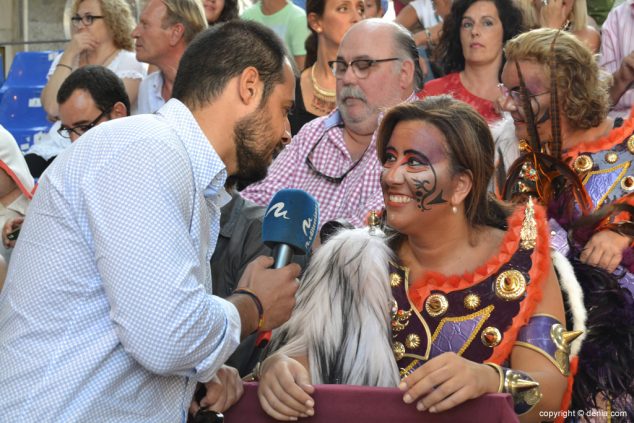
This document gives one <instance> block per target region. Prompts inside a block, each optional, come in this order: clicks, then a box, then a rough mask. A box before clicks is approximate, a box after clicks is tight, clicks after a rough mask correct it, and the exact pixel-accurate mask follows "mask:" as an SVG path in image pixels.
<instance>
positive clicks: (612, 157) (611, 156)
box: [605, 151, 619, 164]
mask: <svg viewBox="0 0 634 423" xmlns="http://www.w3.org/2000/svg"><path fill="white" fill-rule="evenodd" d="M618 160H619V155H618V154H616V153H615V152H614V151H610V152H609V153H606V154H605V161H606V162H608V163H610V164H614V163H616V162H617V161H618Z"/></svg>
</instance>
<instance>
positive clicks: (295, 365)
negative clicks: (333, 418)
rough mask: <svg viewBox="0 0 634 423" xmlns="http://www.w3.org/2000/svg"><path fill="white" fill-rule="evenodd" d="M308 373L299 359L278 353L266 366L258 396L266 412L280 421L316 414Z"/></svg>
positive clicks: (266, 361)
mask: <svg viewBox="0 0 634 423" xmlns="http://www.w3.org/2000/svg"><path fill="white" fill-rule="evenodd" d="M314 391H315V388H314V387H313V386H312V385H310V376H309V374H308V370H307V369H306V368H305V367H304V366H303V365H302V363H300V362H299V361H297V360H294V359H292V358H290V357H287V356H286V355H284V354H274V355H272V356H271V357H269V358H267V359H266V360H265V361H264V363H262V376H261V377H260V385H259V387H258V397H259V398H260V405H261V406H262V409H264V411H265V412H266V413H267V414H268V415H269V416H271V417H273V418H275V419H277V420H297V418H298V417H308V416H312V415H313V414H315V410H314V408H313V407H314V405H315V402H314V401H313V399H312V398H311V396H310V394H312V393H313V392H314Z"/></svg>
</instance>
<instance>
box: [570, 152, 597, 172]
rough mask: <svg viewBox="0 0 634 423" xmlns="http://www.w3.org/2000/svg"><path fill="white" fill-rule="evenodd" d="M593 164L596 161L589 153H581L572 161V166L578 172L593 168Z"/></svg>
mask: <svg viewBox="0 0 634 423" xmlns="http://www.w3.org/2000/svg"><path fill="white" fill-rule="evenodd" d="M593 165H594V162H593V161H592V157H590V156H588V155H587V154H582V155H580V156H579V157H577V158H576V159H575V161H574V162H573V163H572V167H573V169H574V170H575V171H576V172H577V173H583V172H587V171H589V170H590V169H592V166H593Z"/></svg>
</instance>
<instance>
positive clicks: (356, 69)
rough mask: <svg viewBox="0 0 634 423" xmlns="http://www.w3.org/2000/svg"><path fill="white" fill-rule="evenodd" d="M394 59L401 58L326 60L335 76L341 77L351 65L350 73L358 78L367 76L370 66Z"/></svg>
mask: <svg viewBox="0 0 634 423" xmlns="http://www.w3.org/2000/svg"><path fill="white" fill-rule="evenodd" d="M394 60H402V59H401V58H399V57H391V58H389V59H376V60H374V59H356V60H353V61H351V62H346V61H344V60H332V61H330V62H328V66H330V69H332V73H333V74H334V75H335V78H337V79H341V78H343V77H344V75H345V74H346V71H347V70H348V68H349V67H352V73H354V75H355V76H356V77H357V78H359V79H364V78H367V77H368V75H369V74H370V68H372V66H374V65H375V64H377V63H383V62H391V61H394Z"/></svg>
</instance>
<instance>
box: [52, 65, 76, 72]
mask: <svg viewBox="0 0 634 423" xmlns="http://www.w3.org/2000/svg"><path fill="white" fill-rule="evenodd" d="M60 66H61V67H63V68H66V69H68V70H70V71H71V72H72V71H73V70H74V69H73V68H72V67H71V66H68V65H65V64H63V63H58V64H57V66H55V68H59V67H60Z"/></svg>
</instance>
